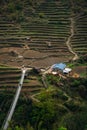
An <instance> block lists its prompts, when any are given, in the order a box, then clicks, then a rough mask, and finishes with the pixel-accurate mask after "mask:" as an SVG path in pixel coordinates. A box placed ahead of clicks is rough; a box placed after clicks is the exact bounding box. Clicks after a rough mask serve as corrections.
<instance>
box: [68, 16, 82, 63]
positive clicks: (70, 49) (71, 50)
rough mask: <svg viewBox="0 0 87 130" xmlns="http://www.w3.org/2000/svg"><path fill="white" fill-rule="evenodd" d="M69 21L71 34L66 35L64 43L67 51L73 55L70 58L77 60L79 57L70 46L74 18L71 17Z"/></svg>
mask: <svg viewBox="0 0 87 130" xmlns="http://www.w3.org/2000/svg"><path fill="white" fill-rule="evenodd" d="M70 21H71V29H70V33H71V35H70V36H69V37H68V39H67V41H66V45H67V47H68V49H69V51H70V52H71V53H72V54H73V55H74V57H73V58H72V60H73V61H74V60H77V59H78V58H79V57H78V55H77V54H76V53H75V52H74V51H73V49H72V47H71V43H70V41H71V38H72V37H73V36H74V19H73V18H70Z"/></svg>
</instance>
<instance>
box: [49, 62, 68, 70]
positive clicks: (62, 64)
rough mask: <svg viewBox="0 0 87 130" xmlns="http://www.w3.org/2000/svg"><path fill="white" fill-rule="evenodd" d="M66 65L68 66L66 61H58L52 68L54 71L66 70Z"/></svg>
mask: <svg viewBox="0 0 87 130" xmlns="http://www.w3.org/2000/svg"><path fill="white" fill-rule="evenodd" d="M65 67H66V64H64V63H57V64H54V65H53V66H52V67H51V69H52V71H58V70H62V71H63V70H64V69H65Z"/></svg>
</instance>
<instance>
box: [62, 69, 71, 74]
mask: <svg viewBox="0 0 87 130" xmlns="http://www.w3.org/2000/svg"><path fill="white" fill-rule="evenodd" d="M71 70H72V69H71V68H65V69H64V70H63V73H64V74H68V73H70V72H71Z"/></svg>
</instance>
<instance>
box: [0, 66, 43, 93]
mask: <svg viewBox="0 0 87 130" xmlns="http://www.w3.org/2000/svg"><path fill="white" fill-rule="evenodd" d="M20 78H21V70H20V69H17V68H11V67H0V90H3V91H6V90H7V91H10V92H15V91H16V89H17V87H18V84H19V81H20ZM42 88H43V85H42V84H41V83H40V82H39V80H38V78H37V77H35V76H29V77H27V78H25V80H24V84H23V88H22V92H23V93H25V92H26V93H28V95H31V94H32V93H36V92H38V91H40V90H41V89H42Z"/></svg>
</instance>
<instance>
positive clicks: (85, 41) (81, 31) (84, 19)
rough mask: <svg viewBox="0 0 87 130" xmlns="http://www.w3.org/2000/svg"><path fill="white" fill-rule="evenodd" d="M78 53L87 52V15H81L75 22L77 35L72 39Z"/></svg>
mask: <svg viewBox="0 0 87 130" xmlns="http://www.w3.org/2000/svg"><path fill="white" fill-rule="evenodd" d="M71 44H72V47H73V49H74V51H75V52H76V53H77V54H80V55H81V54H87V15H81V16H80V17H79V18H78V19H77V20H76V23H75V35H74V37H73V39H72V41H71Z"/></svg>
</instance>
